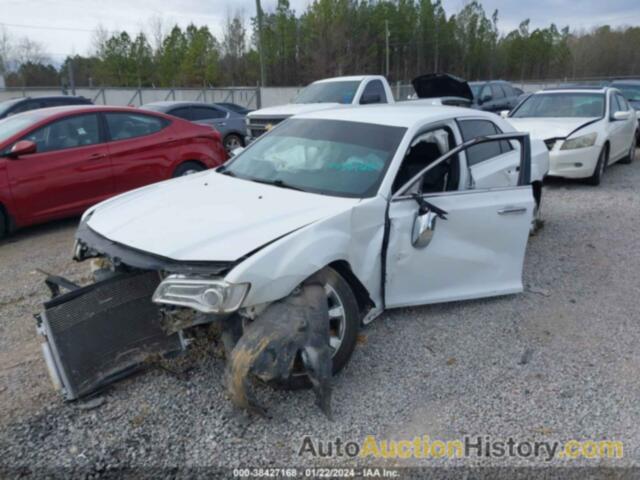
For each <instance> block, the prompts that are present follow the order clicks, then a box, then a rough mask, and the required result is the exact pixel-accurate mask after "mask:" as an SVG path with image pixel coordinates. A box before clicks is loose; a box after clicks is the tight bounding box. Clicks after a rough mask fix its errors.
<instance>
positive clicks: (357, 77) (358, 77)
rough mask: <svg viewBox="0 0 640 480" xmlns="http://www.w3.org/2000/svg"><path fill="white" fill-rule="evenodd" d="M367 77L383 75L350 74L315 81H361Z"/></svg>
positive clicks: (378, 77)
mask: <svg viewBox="0 0 640 480" xmlns="http://www.w3.org/2000/svg"><path fill="white" fill-rule="evenodd" d="M367 78H371V79H372V78H377V79H380V78H382V76H381V75H349V76H347V77H332V78H323V79H322V80H316V81H315V82H313V83H327V82H361V81H362V80H365V79H367Z"/></svg>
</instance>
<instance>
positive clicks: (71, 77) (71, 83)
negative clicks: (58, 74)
mask: <svg viewBox="0 0 640 480" xmlns="http://www.w3.org/2000/svg"><path fill="white" fill-rule="evenodd" d="M68 67H69V68H68V70H69V88H71V95H74V96H75V94H76V79H75V75H74V72H73V59H72V58H71V57H69V63H68Z"/></svg>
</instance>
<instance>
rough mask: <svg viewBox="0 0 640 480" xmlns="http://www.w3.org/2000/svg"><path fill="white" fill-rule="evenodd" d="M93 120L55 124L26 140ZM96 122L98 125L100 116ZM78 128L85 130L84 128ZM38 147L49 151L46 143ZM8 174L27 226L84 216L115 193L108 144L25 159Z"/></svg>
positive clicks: (11, 164) (17, 161) (15, 162)
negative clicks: (72, 216)
mask: <svg viewBox="0 0 640 480" xmlns="http://www.w3.org/2000/svg"><path fill="white" fill-rule="evenodd" d="M92 115H93V116H95V115H94V114H92ZM89 116H90V115H83V116H75V117H69V118H67V119H63V120H61V121H58V122H53V123H52V124H50V125H48V126H45V127H42V128H41V129H38V131H36V132H34V133H33V134H29V135H27V137H25V138H29V137H30V135H32V136H34V135H39V134H40V133H39V132H47V131H49V130H51V129H53V128H55V127H53V125H54V124H62V123H63V122H70V121H75V120H74V119H77V118H78V117H83V118H84V117H89ZM95 119H96V125H97V116H95ZM77 128H80V129H83V127H82V126H81V125H80V126H77ZM96 128H97V127H96ZM83 131H84V130H83ZM85 133H86V131H85ZM43 135H44V133H43ZM34 138H35V137H34ZM43 138H44V137H43ZM60 138H62V139H63V140H65V139H64V137H59V138H58V139H60ZM65 141H66V140H65ZM38 143H39V145H40V147H41V149H42V150H45V148H43V143H42V142H38ZM7 174H8V177H9V182H10V186H11V192H12V195H13V199H14V202H15V205H16V208H17V212H18V216H19V217H20V220H21V221H23V222H26V223H30V222H32V221H40V220H44V219H49V218H56V217H62V216H67V215H73V214H79V213H82V212H83V211H84V210H85V209H86V208H88V207H89V206H91V205H94V204H96V203H98V202H100V201H102V200H104V199H106V198H108V197H109V196H111V195H113V193H114V185H113V177H112V169H111V160H110V158H109V155H108V151H107V148H106V146H105V144H104V143H95V144H91V145H80V146H76V147H71V146H68V147H67V148H57V149H51V150H48V151H40V152H39V153H38V152H36V153H34V154H30V155H24V156H21V157H19V158H17V159H14V160H11V161H9V162H7Z"/></svg>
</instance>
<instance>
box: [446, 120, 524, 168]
mask: <svg viewBox="0 0 640 480" xmlns="http://www.w3.org/2000/svg"><path fill="white" fill-rule="evenodd" d="M458 125H459V127H460V133H462V139H463V140H464V141H465V142H466V141H468V140H472V139H474V138H478V137H484V136H486V135H495V134H496V133H503V132H502V130H500V129H499V128H498V127H497V126H496V124H495V123H493V122H490V121H489V120H459V121H458ZM511 150H513V148H512V147H511V144H510V143H509V142H507V141H506V140H501V141H494V142H488V143H482V144H480V145H474V146H473V147H469V148H468V149H467V163H468V165H469V166H470V167H471V166H473V165H476V164H478V163H480V162H484V161H485V160H489V159H490V158H493V157H497V156H498V155H502V154H503V153H507V152H509V151H511Z"/></svg>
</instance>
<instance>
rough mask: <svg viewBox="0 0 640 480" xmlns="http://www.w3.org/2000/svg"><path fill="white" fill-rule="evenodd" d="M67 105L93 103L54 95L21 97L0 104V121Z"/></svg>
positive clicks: (80, 98) (81, 98) (79, 98)
mask: <svg viewBox="0 0 640 480" xmlns="http://www.w3.org/2000/svg"><path fill="white" fill-rule="evenodd" d="M68 105H93V102H92V101H91V100H89V99H88V98H84V97H73V96H70V95H56V96H53V97H35V98H33V97H21V98H14V99H11V100H7V101H5V102H0V119H3V118H6V117H8V116H9V115H15V114H17V113H22V112H27V111H29V110H36V109H37V108H49V107H65V106H68Z"/></svg>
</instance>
